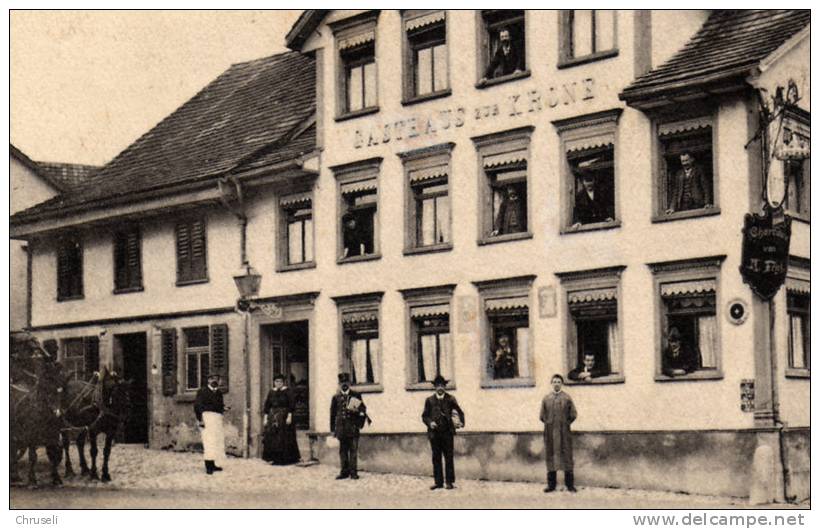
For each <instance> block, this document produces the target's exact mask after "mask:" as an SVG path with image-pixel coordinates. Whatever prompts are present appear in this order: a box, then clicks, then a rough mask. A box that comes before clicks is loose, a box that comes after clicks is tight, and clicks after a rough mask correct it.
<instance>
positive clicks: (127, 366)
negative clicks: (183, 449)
mask: <svg viewBox="0 0 820 529" xmlns="http://www.w3.org/2000/svg"><path fill="white" fill-rule="evenodd" d="M115 338H116V340H117V345H118V346H119V353H120V355H121V358H122V364H121V365H122V373H123V378H125V380H130V381H131V411H130V413H129V414H128V419H127V420H126V422H125V428H124V430H123V434H122V437H123V438H122V442H125V443H143V444H146V443H148V358H147V347H146V338H145V333H144V332H140V333H134V334H119V335H116V336H115Z"/></svg>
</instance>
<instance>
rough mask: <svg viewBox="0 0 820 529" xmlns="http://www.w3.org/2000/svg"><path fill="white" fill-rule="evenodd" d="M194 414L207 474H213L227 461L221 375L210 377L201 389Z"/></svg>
mask: <svg viewBox="0 0 820 529" xmlns="http://www.w3.org/2000/svg"><path fill="white" fill-rule="evenodd" d="M194 413H195V414H196V420H197V422H198V423H199V429H200V431H201V432H202V454H203V458H204V459H205V472H207V473H208V474H213V473H214V472H219V471H220V470H222V467H220V466H218V465H217V463H223V462H224V461H225V430H224V428H223V426H222V414H223V413H225V402H224V401H223V399H222V391H221V390H220V389H219V375H216V374H213V373H212V374H210V375H208V385H207V386H205V387H204V388H200V389H199V391H198V392H197V394H196V401H195V402H194Z"/></svg>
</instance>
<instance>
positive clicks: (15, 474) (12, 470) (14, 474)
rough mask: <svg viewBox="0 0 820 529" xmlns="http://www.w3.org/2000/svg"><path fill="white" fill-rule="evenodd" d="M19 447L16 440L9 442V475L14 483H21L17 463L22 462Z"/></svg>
mask: <svg viewBox="0 0 820 529" xmlns="http://www.w3.org/2000/svg"><path fill="white" fill-rule="evenodd" d="M17 448H18V447H17V445H16V444H15V442H14V440H12V439H10V440H9V475H10V478H11V482H12V483H19V482H20V472H19V471H18V467H17V462H18V461H19V460H20V454H18V453H17Z"/></svg>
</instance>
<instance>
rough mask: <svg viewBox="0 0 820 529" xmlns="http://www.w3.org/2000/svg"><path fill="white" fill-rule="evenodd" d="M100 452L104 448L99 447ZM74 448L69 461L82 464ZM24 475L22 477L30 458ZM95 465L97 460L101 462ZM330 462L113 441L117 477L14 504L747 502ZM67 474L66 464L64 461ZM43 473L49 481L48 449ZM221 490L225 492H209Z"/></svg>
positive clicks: (20, 492)
mask: <svg viewBox="0 0 820 529" xmlns="http://www.w3.org/2000/svg"><path fill="white" fill-rule="evenodd" d="M100 457H101V454H100ZM77 461H78V460H77V453H76V448H75V447H72V463H73V464H74V468H75V470H76V469H77V468H78V464H77ZM22 463H23V466H22V467H21V476H25V460H24V461H23V462H22ZM98 464H100V462H99V461H98ZM337 471H338V470H337V468H335V467H334V466H332V465H314V466H308V467H299V466H290V467H273V466H270V465H268V464H266V463H265V462H263V461H262V460H260V459H238V458H230V459H229V460H228V462H227V464H226V465H225V470H224V472H218V473H216V474H214V475H212V476H208V475H206V474H205V473H204V470H203V466H202V456H201V455H200V454H195V453H179V452H168V451H159V450H147V449H145V448H142V447H141V446H133V445H116V446H114V448H113V451H112V454H111V463H110V472H111V476H112V479H113V481H112V482H111V483H101V482H97V481H89V480H88V479H87V478H85V477H79V476H78V477H75V478H73V479H68V480H65V484H64V486H63V487H62V488H61V493H59V494H55V493H54V491H53V490H51V487H49V486H42V488H41V489H34V490H32V489H29V488H27V487H25V486H18V487H13V488H12V489H11V506H12V507H13V508H210V507H213V508H230V507H242V508H250V507H255V508H385V507H400V508H442V507H453V508H558V509H565V508H649V507H652V508H693V509H694V508H707V509H708V508H725V507H730V508H743V507H745V502H744V501H743V500H741V499H733V498H720V497H711V496H696V495H686V494H674V493H664V492H648V491H634V490H616V489H602V488H588V487H580V490H579V492H578V493H577V494H569V493H567V492H564V491H559V492H557V493H554V494H551V495H545V494H544V493H543V492H542V488H543V485H539V484H534V483H510V482H492V481H474V480H460V481H459V482H458V483H457V489H456V490H452V491H447V490H437V491H430V490H428V487H429V485H430V484H431V483H432V479H431V478H427V477H420V476H407V475H396V474H374V473H369V472H361V473H360V474H361V479H360V480H359V481H350V480H344V481H336V480H335V479H334V477H335V475H336V473H337ZM61 473H62V465H61ZM38 479H39V480H40V482H41V483H48V482H49V480H48V466H47V464H46V463H45V454H41V457H40V462H39V463H38ZM215 492H218V493H220V494H209V493H215ZM353 497H355V498H357V499H356V500H351V498H353Z"/></svg>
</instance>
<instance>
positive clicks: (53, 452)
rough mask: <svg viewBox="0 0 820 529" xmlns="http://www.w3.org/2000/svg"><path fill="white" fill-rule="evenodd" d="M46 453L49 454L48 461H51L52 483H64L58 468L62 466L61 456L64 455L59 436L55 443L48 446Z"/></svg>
mask: <svg viewBox="0 0 820 529" xmlns="http://www.w3.org/2000/svg"><path fill="white" fill-rule="evenodd" d="M46 454H48V462H49V463H51V484H52V485H62V484H63V480H62V479H60V473H59V472H58V470H57V469H58V467H59V466H60V459H61V457H60V456H61V455H62V447H61V446H60V439H59V437H57V439H56V442H55V443H54V444H53V445H51V446H47V447H46Z"/></svg>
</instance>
